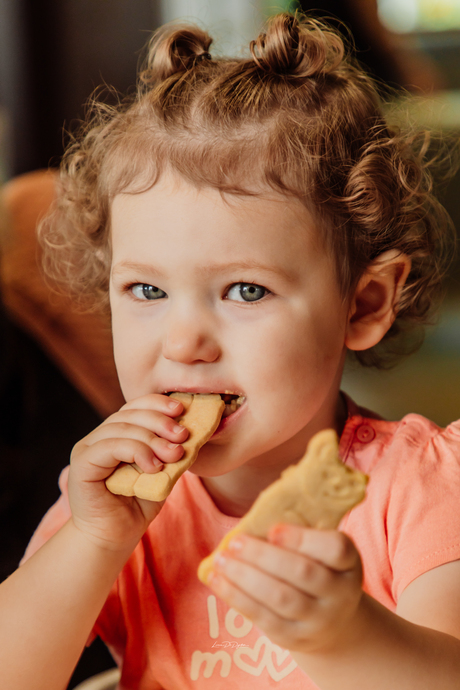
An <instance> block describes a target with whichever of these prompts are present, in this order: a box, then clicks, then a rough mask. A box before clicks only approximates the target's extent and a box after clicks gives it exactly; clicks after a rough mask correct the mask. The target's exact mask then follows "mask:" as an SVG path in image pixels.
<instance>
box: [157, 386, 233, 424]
mask: <svg viewBox="0 0 460 690" xmlns="http://www.w3.org/2000/svg"><path fill="white" fill-rule="evenodd" d="M173 392H179V391H168V392H167V393H166V395H171V393H173ZM187 392H188V393H192V392H193V391H187ZM218 395H220V397H221V398H222V400H223V401H224V403H225V409H224V411H223V413H222V419H225V418H226V417H230V415H232V414H233V413H234V412H236V411H237V410H238V409H239V408H240V407H241V405H242V404H243V403H244V401H245V400H246V398H245V397H244V395H238V394H237V393H218Z"/></svg>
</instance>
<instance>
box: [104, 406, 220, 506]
mask: <svg viewBox="0 0 460 690" xmlns="http://www.w3.org/2000/svg"><path fill="white" fill-rule="evenodd" d="M170 397H171V398H175V399H176V400H180V402H181V403H182V404H183V406H184V412H183V413H182V415H180V416H179V417H177V418H176V421H177V422H178V423H179V424H182V425H183V426H185V427H186V428H187V429H188V430H189V432H190V435H189V437H188V439H187V440H186V441H185V443H183V444H182V447H183V448H184V455H183V456H182V457H181V459H180V460H178V462H174V463H167V464H165V465H164V466H163V469H162V470H161V471H160V472H157V473H155V474H150V473H147V472H142V470H141V469H140V468H139V467H137V465H134V464H132V465H131V464H122V465H120V466H119V467H118V468H117V469H116V470H115V472H114V473H113V474H111V475H110V477H108V478H107V479H106V482H105V484H106V486H107V488H108V489H109V491H111V492H112V493H113V494H120V495H122V496H136V497H137V498H145V499H147V500H148V501H164V499H165V498H167V496H169V494H170V493H171V491H172V488H173V486H174V484H175V483H176V482H177V480H178V479H179V477H180V476H181V475H182V474H183V473H184V472H185V471H186V470H188V469H189V468H190V467H191V466H192V465H193V463H194V462H195V460H196V458H197V456H198V452H199V450H200V448H201V447H202V446H204V444H205V443H206V442H207V441H209V439H210V438H211V436H212V435H213V433H214V431H215V430H216V429H217V427H218V426H219V422H220V419H221V417H222V413H223V411H224V409H225V403H224V401H223V400H222V398H221V397H220V395H214V394H209V395H199V394H191V393H172V394H171V396H170Z"/></svg>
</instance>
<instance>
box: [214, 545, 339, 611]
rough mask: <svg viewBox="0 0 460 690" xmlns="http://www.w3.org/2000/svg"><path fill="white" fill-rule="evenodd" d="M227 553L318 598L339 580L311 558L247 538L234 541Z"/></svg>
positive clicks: (333, 573) (328, 569) (330, 571)
mask: <svg viewBox="0 0 460 690" xmlns="http://www.w3.org/2000/svg"><path fill="white" fill-rule="evenodd" d="M226 553H228V554H229V555H230V556H233V557H234V558H236V559H238V560H239V561H244V562H245V563H248V564H251V565H253V566H254V567H255V568H258V569H259V570H262V571H264V572H266V573H269V574H270V575H272V576H273V577H275V578H276V579H277V580H279V581H281V582H286V583H289V586H294V587H295V588H297V589H299V590H300V591H301V592H302V593H304V594H306V595H307V596H311V597H315V598H316V597H324V596H326V595H327V593H328V592H329V591H330V589H331V588H332V587H333V585H334V583H335V581H336V578H337V573H335V572H333V571H332V570H330V568H328V567H325V566H324V565H323V564H322V563H318V561H315V560H313V559H312V558H309V557H308V556H304V555H303V554H299V553H294V552H292V551H287V550H286V549H283V548H280V547H279V546H275V545H274V544H269V543H267V542H266V541H262V540H261V539H255V538H253V537H249V536H248V535H238V536H237V537H235V538H234V539H232V541H231V542H230V544H229V545H228V548H227V551H226ZM226 553H224V556H225V555H226Z"/></svg>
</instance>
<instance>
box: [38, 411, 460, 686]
mask: <svg viewBox="0 0 460 690" xmlns="http://www.w3.org/2000/svg"><path fill="white" fill-rule="evenodd" d="M349 410H350V416H349V418H348V421H347V423H346V426H345V430H344V432H343V435H342V438H341V443H340V452H341V457H342V459H343V460H344V462H345V463H346V464H347V465H348V466H349V467H353V468H356V469H359V470H361V471H363V472H365V473H366V474H368V475H369V477H370V480H369V485H368V491H367V497H366V499H365V501H364V502H363V503H362V504H360V505H359V506H357V507H356V508H355V509H353V510H352V511H351V513H349V514H348V515H347V516H346V517H345V518H344V520H343V521H342V523H341V526H340V528H341V529H342V530H343V531H344V532H346V533H347V534H348V535H349V536H350V537H351V538H352V539H353V540H354V542H355V544H356V545H357V547H358V549H359V551H360V553H361V556H362V559H363V564H364V588H365V590H366V591H367V592H368V593H369V594H370V595H371V596H373V597H374V598H375V599H377V600H378V601H380V602H381V603H382V604H384V605H385V606H386V607H387V608H389V609H391V610H393V611H394V610H395V608H396V604H397V601H398V597H399V596H400V594H401V592H402V591H403V590H404V588H405V587H407V585H408V584H409V583H410V582H411V581H412V580H414V579H415V578H416V577H418V576H419V575H421V574H422V573H424V572H426V571H427V570H430V569H431V568H434V567H436V566H439V565H442V564H444V563H447V562H450V561H453V560H457V559H459V558H460V508H459V501H460V422H456V423H454V424H452V425H450V426H449V427H448V428H447V429H445V430H442V429H439V428H438V427H437V426H436V425H434V424H432V423H431V422H429V421H428V420H426V419H424V418H423V417H420V416H418V415H408V416H407V417H405V418H404V419H403V420H402V421H400V422H386V421H383V420H381V419H378V418H374V417H373V416H372V415H367V416H365V413H364V411H362V410H359V409H358V408H357V407H356V406H355V405H354V404H353V403H352V402H351V401H349ZM66 479H67V471H66V470H65V471H64V472H63V474H62V476H61V480H60V483H61V489H62V496H61V498H60V499H59V501H58V502H57V503H56V504H55V505H54V506H53V508H51V510H50V511H49V512H48V513H47V515H46V516H45V517H44V519H43V521H42V522H41V524H40V526H39V527H38V529H37V532H36V533H35V535H34V537H33V539H32V541H31V543H30V545H29V547H28V550H27V552H26V556H25V557H26V558H27V557H29V556H30V555H31V554H32V553H33V552H34V551H36V550H37V549H38V548H39V547H40V546H41V545H42V544H43V543H44V542H45V541H46V540H47V539H48V538H49V537H50V536H51V535H52V534H53V533H54V532H56V531H57V529H58V528H59V527H60V526H61V525H62V524H63V523H64V522H65V521H66V520H67V519H68V517H69V515H70V510H69V505H68V500H67V494H66V486H67V481H66ZM237 522H238V520H237V519H236V518H231V517H228V516H226V515H224V514H222V513H221V512H219V510H218V509H217V508H216V506H215V505H214V503H213V502H212V500H211V498H210V497H209V495H208V494H207V492H206V491H205V489H204V487H203V485H202V484H201V481H200V479H199V478H198V477H196V476H195V475H193V474H191V473H187V474H186V475H184V476H183V477H182V478H181V480H180V481H179V482H178V483H177V485H176V487H175V488H174V490H173V492H172V494H171V496H170V497H169V498H168V500H167V501H166V503H165V505H164V507H163V509H162V510H161V512H160V514H159V516H158V517H157V518H156V520H155V521H154V522H153V523H152V524H151V525H150V527H149V529H148V531H147V532H146V534H145V535H144V537H143V538H142V540H141V541H140V543H139V544H138V546H137V547H136V549H135V551H134V552H133V554H132V556H131V558H130V559H129V561H128V562H127V564H126V566H125V567H124V569H123V570H122V572H121V573H120V575H119V577H118V579H117V581H116V583H115V585H114V587H113V589H112V591H111V593H110V595H109V597H108V599H107V602H106V604H105V606H104V608H103V609H102V612H101V614H100V616H99V618H98V620H97V622H96V624H95V627H94V634H95V635H99V636H100V637H101V638H102V639H103V640H104V641H105V642H106V644H107V645H108V647H109V648H110V650H111V651H112V653H113V655H114V658H115V659H116V661H117V663H118V664H119V665H120V667H121V668H122V678H121V681H120V686H119V688H120V690H160V689H163V690H188V689H189V690H221V689H222V690H223V689H225V690H232V689H235V690H236V689H238V690H241V689H242V688H243V689H244V688H249V687H250V688H251V690H258V689H260V690H262V689H263V690H266V689H267V688H279V690H288V689H289V690H314V689H315V688H317V686H316V685H315V684H314V683H313V682H312V681H311V680H310V679H309V678H308V677H307V676H306V675H305V674H304V673H303V672H302V671H301V670H300V669H299V668H298V667H297V666H296V664H295V662H294V660H293V659H292V658H291V656H290V655H289V652H287V651H286V650H284V649H282V648H280V647H278V646H277V645H275V644H273V643H272V642H270V640H269V639H268V638H267V637H266V636H265V635H264V634H263V632H262V631H260V630H258V629H257V628H256V627H255V626H254V625H253V624H252V623H251V622H250V621H249V620H247V619H245V618H244V617H243V616H241V615H240V614H238V613H237V612H236V611H235V610H233V609H231V608H230V609H229V608H228V607H227V606H226V604H224V603H223V602H222V601H220V600H218V599H217V598H216V597H215V596H214V595H213V594H212V593H211V591H210V590H209V589H208V588H207V587H205V586H204V585H202V584H201V583H200V582H199V580H198V579H197V576H196V569H197V567H198V564H199V562H200V560H201V559H202V558H204V557H205V556H206V555H208V553H209V552H210V551H211V550H212V549H213V548H214V547H215V546H216V545H217V544H218V542H219V541H220V539H221V538H222V537H223V536H224V534H226V533H227V532H228V530H229V529H231V528H232V527H234V526H235V524H236V523H237Z"/></svg>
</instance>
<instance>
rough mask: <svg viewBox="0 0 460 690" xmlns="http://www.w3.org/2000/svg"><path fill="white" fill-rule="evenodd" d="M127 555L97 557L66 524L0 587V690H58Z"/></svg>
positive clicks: (94, 547)
mask: <svg viewBox="0 0 460 690" xmlns="http://www.w3.org/2000/svg"><path fill="white" fill-rule="evenodd" d="M131 550H132V549H131V548H126V549H124V550H120V551H115V550H114V549H104V548H103V547H102V546H101V545H98V544H96V543H95V542H94V541H93V540H91V539H88V538H87V536H86V535H85V534H84V533H83V532H81V531H80V530H79V529H77V528H76V527H75V525H74V523H73V521H72V520H69V522H67V523H66V524H65V525H64V527H62V529H61V530H60V531H59V532H57V533H56V534H55V535H54V536H53V537H52V538H51V539H50V540H49V541H48V542H47V543H46V544H45V545H44V546H42V548H41V549H39V551H37V553H36V554H34V555H33V556H32V557H31V558H30V559H29V560H28V561H26V563H24V565H22V566H21V567H20V568H19V569H18V570H16V572H14V573H13V574H12V575H11V576H10V577H9V578H8V579H7V580H5V581H4V582H3V583H2V584H1V585H0V612H1V615H0V687H1V688H2V689H3V690H63V688H66V687H67V684H68V682H69V679H70V677H71V674H72V672H73V669H74V667H75V665H76V663H77V661H78V659H79V657H80V654H81V653H82V651H83V649H84V647H85V644H86V642H87V640H88V637H89V635H90V632H91V629H92V627H93V625H94V623H95V621H96V618H97V616H98V614H99V612H100V610H101V608H102V606H103V604H104V602H105V600H106V598H107V596H108V594H109V591H110V588H111V586H112V585H113V583H114V581H115V579H116V577H117V575H118V573H119V571H120V570H121V568H122V567H123V565H124V563H125V562H126V560H127V558H128V557H129V555H130V552H131Z"/></svg>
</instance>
